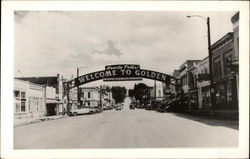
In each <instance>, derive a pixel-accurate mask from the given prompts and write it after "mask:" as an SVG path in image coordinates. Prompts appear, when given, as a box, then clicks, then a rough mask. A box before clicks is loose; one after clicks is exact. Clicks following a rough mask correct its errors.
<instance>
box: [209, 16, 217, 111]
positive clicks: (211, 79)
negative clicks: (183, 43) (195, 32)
mask: <svg viewBox="0 0 250 159" xmlns="http://www.w3.org/2000/svg"><path fill="white" fill-rule="evenodd" d="M207 34H208V56H209V57H208V59H209V72H210V73H209V74H210V100H211V106H212V109H213V111H214V110H215V105H214V85H213V67H212V50H211V35H210V18H209V17H207Z"/></svg>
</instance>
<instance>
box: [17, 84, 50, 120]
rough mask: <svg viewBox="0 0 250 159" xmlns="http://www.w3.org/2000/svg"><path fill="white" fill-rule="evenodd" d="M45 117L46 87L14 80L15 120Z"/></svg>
mask: <svg viewBox="0 0 250 159" xmlns="http://www.w3.org/2000/svg"><path fill="white" fill-rule="evenodd" d="M45 115H47V112H46V106H45V87H44V86H42V85H38V84H34V83H31V82H27V81H22V80H17V79H14V120H17V119H22V118H39V117H43V116H45Z"/></svg>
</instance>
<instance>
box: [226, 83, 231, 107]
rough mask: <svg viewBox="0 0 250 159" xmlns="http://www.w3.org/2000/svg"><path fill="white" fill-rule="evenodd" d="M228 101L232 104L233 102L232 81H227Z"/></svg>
mask: <svg viewBox="0 0 250 159" xmlns="http://www.w3.org/2000/svg"><path fill="white" fill-rule="evenodd" d="M227 102H228V104H230V103H231V102H232V82H231V81H228V82H227Z"/></svg>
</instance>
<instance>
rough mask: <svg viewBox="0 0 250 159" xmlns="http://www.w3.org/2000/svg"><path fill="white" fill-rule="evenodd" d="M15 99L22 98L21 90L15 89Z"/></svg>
mask: <svg viewBox="0 0 250 159" xmlns="http://www.w3.org/2000/svg"><path fill="white" fill-rule="evenodd" d="M14 97H15V99H20V91H14Z"/></svg>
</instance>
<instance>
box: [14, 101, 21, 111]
mask: <svg viewBox="0 0 250 159" xmlns="http://www.w3.org/2000/svg"><path fill="white" fill-rule="evenodd" d="M15 110H16V113H19V112H20V111H21V109H20V102H16V103H15Z"/></svg>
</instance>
